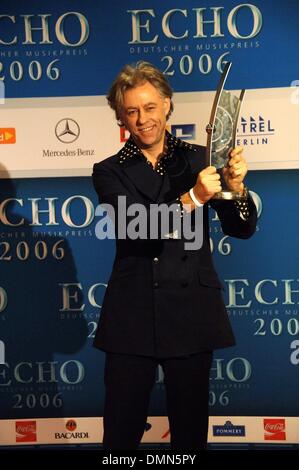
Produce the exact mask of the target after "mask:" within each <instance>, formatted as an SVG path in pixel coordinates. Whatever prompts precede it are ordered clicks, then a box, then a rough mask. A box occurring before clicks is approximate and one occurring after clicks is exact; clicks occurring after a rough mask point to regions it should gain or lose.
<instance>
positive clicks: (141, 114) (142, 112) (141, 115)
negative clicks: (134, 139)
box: [138, 109, 146, 124]
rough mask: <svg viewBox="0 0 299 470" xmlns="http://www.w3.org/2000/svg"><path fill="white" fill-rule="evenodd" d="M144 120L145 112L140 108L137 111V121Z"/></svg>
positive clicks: (141, 122)
mask: <svg viewBox="0 0 299 470" xmlns="http://www.w3.org/2000/svg"><path fill="white" fill-rule="evenodd" d="M144 122H146V112H145V111H144V110H143V109H140V110H139V113H138V123H139V124H143V123H144Z"/></svg>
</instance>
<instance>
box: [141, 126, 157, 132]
mask: <svg viewBox="0 0 299 470" xmlns="http://www.w3.org/2000/svg"><path fill="white" fill-rule="evenodd" d="M153 127H154V126H151V127H144V129H141V131H142V132H147V131H151V130H152V129H153Z"/></svg>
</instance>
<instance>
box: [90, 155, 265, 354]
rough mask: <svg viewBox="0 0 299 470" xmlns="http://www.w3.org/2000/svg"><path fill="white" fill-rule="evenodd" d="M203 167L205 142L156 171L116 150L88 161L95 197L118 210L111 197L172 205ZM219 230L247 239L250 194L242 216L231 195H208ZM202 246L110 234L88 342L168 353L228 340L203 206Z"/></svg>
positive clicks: (138, 351)
mask: <svg viewBox="0 0 299 470" xmlns="http://www.w3.org/2000/svg"><path fill="white" fill-rule="evenodd" d="M204 167H205V148H204V147H201V146H186V147H185V148H180V147H177V148H176V149H175V152H174V155H173V158H172V159H171V160H170V161H169V163H168V169H167V172H166V174H165V175H164V176H163V178H162V177H161V175H159V174H158V173H157V172H155V171H154V170H153V169H152V167H151V166H149V165H147V164H146V162H145V160H143V159H142V158H140V157H138V156H133V157H130V158H128V159H127V160H125V161H124V162H123V163H120V158H119V154H116V155H114V156H112V157H110V158H107V159H106V160H104V161H102V162H100V163H97V164H95V165H94V171H93V182H94V186H95V189H96V191H97V193H98V196H99V201H100V203H106V204H110V205H112V206H113V207H114V208H115V209H116V210H117V197H118V196H120V195H122V196H126V203H127V206H129V204H133V203H141V204H143V205H144V206H145V207H146V208H147V210H148V212H147V214H149V207H150V204H153V203H156V204H161V203H167V204H170V203H174V202H175V201H176V198H177V197H178V196H180V195H182V194H184V193H185V192H186V191H188V190H189V189H190V188H191V187H192V186H194V184H195V182H196V178H197V175H198V172H199V171H201V170H202V169H203V168H204ZM210 205H212V206H213V207H214V208H215V210H216V211H217V213H218V216H219V218H220V221H221V224H222V229H223V232H224V233H225V234H227V235H230V236H234V237H239V238H248V237H250V236H251V235H252V234H253V233H254V231H255V226H256V208H255V205H254V203H253V201H252V199H251V198H250V199H249V209H250V216H249V218H248V219H247V220H246V221H244V220H243V219H242V218H241V217H240V215H239V212H238V210H237V209H236V207H235V204H234V202H232V201H216V200H214V201H211V202H210ZM203 218H204V237H203V245H202V247H201V248H200V249H198V250H194V251H191V250H189V251H186V250H185V246H184V243H185V241H186V240H184V239H162V237H160V239H157V240H150V239H147V240H141V239H138V240H135V241H134V240H120V239H118V240H116V257H115V261H114V265H113V269H112V274H111V277H110V280H109V283H108V287H107V290H106V293H105V297H104V301H103V306H102V311H101V317H100V321H99V325H98V329H97V332H96V337H95V341H94V345H95V346H96V347H98V348H100V349H102V350H105V351H109V352H118V353H126V354H138V355H146V356H156V357H173V356H180V355H185V354H192V353H196V352H199V351H203V350H213V349H215V348H223V347H227V346H231V345H233V344H234V336H233V332H232V330H231V326H230V323H229V319H228V317H227V313H226V309H225V306H224V302H223V299H222V292H221V290H222V286H221V283H220V281H219V279H218V277H217V274H216V272H215V269H214V267H213V262H212V257H211V251H210V243H209V226H208V206H207V204H205V206H204V214H203Z"/></svg>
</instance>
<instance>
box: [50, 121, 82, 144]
mask: <svg viewBox="0 0 299 470" xmlns="http://www.w3.org/2000/svg"><path fill="white" fill-rule="evenodd" d="M55 135H56V137H57V139H58V140H60V142H63V143H64V144H71V143H72V142H75V140H77V139H78V137H79V135H80V127H79V124H78V123H77V122H76V121H74V119H70V118H64V119H61V120H60V121H59V122H58V123H57V124H56V127H55Z"/></svg>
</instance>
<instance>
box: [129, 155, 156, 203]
mask: <svg viewBox="0 0 299 470" xmlns="http://www.w3.org/2000/svg"><path fill="white" fill-rule="evenodd" d="M122 169H123V171H124V173H125V174H126V175H127V177H128V178H129V179H130V180H131V182H132V183H133V184H134V186H135V187H136V188H137V189H138V191H139V192H140V193H142V194H143V195H144V196H146V197H147V198H148V199H150V200H152V201H156V200H157V197H158V194H159V192H160V189H161V185H162V179H163V178H162V177H161V175H159V173H157V172H156V171H154V170H153V168H152V167H151V165H147V164H146V163H145V161H144V160H143V159H142V158H138V157H135V156H134V157H131V158H128V159H127V160H126V161H125V162H123V163H122Z"/></svg>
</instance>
